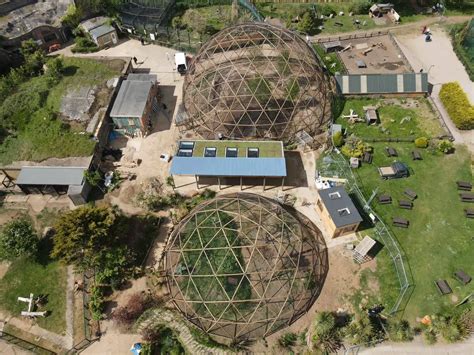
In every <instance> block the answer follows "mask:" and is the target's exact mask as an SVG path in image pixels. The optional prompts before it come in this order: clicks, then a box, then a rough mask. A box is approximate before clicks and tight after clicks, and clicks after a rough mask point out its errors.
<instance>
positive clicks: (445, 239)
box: [354, 143, 474, 321]
mask: <svg viewBox="0 0 474 355" xmlns="http://www.w3.org/2000/svg"><path fill="white" fill-rule="evenodd" d="M386 145H387V144H386V143H374V144H373V146H374V148H375V155H374V161H373V164H372V165H367V164H364V165H363V166H362V167H361V168H359V169H357V170H355V171H354V172H355V174H356V176H357V177H358V179H359V182H360V187H361V188H362V190H363V192H364V194H365V196H370V194H371V193H372V191H373V190H374V189H375V188H378V189H379V190H378V193H387V194H390V195H391V196H392V200H393V203H392V204H391V205H378V204H377V203H376V202H374V203H373V207H374V208H375V210H376V211H377V213H378V214H379V215H380V217H381V218H382V219H383V220H384V221H385V222H386V224H387V225H388V226H389V227H390V228H391V229H392V231H393V234H394V235H395V237H396V238H397V239H398V241H399V243H400V244H401V246H402V249H403V251H404V252H405V254H406V257H407V259H408V263H409V265H410V268H411V273H412V275H413V280H414V289H413V293H412V295H411V298H410V299H409V302H408V305H407V307H406V309H405V313H404V316H405V317H406V318H408V319H409V320H412V321H413V320H415V317H422V316H424V315H425V314H433V313H436V312H443V311H445V310H447V309H449V308H452V307H454V305H455V304H456V303H457V302H458V301H460V300H461V299H462V298H463V297H465V296H467V295H468V294H469V293H471V292H473V291H474V287H473V285H472V284H471V285H468V286H462V285H461V284H460V283H459V282H458V281H456V280H455V279H454V278H453V277H452V274H453V272H454V271H455V270H457V269H463V270H464V271H465V272H467V273H468V274H470V275H474V264H473V263H472V249H471V248H470V247H471V243H472V236H473V235H474V221H472V220H468V219H466V218H465V217H464V212H463V208H466V207H468V206H467V204H465V203H464V204H463V203H461V202H460V201H459V196H458V191H457V189H456V184H455V181H456V180H467V181H473V177H472V174H471V170H470V156H469V153H468V151H467V149H466V148H465V147H464V146H458V147H457V150H456V153H455V154H451V155H442V154H441V153H430V152H429V151H428V150H422V156H423V160H422V161H416V162H413V161H412V160H411V157H410V151H411V150H412V149H413V148H414V146H413V144H412V143H397V144H392V143H391V144H390V146H392V147H394V148H395V149H397V151H398V153H399V157H398V158H397V159H398V160H399V161H402V162H405V163H407V164H408V165H409V167H410V169H411V170H412V175H411V176H410V177H409V178H407V179H397V180H385V181H384V180H382V179H381V178H380V176H379V175H378V172H377V169H376V167H377V166H384V165H388V164H390V163H391V162H392V161H393V160H394V159H393V158H388V157H386V156H385V154H384V153H383V148H384V147H385V146H386ZM405 188H411V189H412V190H414V191H415V192H416V193H417V194H418V198H417V199H416V200H415V201H414V208H413V210H404V209H400V208H398V207H397V203H398V200H399V199H406V198H405V197H404V196H403V190H404V189H405ZM394 216H396V217H402V218H406V219H408V220H409V221H410V226H409V228H407V229H400V228H395V227H393V228H392V227H391V218H392V217H394ZM365 234H369V235H370V230H367V231H363V232H362V235H365ZM387 262H388V263H389V265H390V267H391V268H392V269H393V266H392V264H391V261H390V260H389V259H388V258H378V270H377V276H378V277H379V283H380V286H381V293H382V296H383V299H384V300H386V299H389V300H393V296H394V284H393V271H391V270H390V268H387ZM390 272H391V273H392V276H390V275H389V276H390V277H386V273H390ZM437 279H446V280H447V281H448V283H449V284H450V285H451V288H452V289H453V295H449V296H440V295H439V293H438V290H437V289H436V287H435V285H434V281H435V280H437ZM452 296H453V297H452Z"/></svg>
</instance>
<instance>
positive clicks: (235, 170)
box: [170, 156, 286, 177]
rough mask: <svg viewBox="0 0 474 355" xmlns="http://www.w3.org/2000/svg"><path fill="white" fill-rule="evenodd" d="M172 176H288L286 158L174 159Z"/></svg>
mask: <svg viewBox="0 0 474 355" xmlns="http://www.w3.org/2000/svg"><path fill="white" fill-rule="evenodd" d="M170 174H171V175H198V176H268V177H272V176H273V177H284V176H286V162H285V158H204V157H179V156H175V157H173V160H172V162H171V169H170Z"/></svg>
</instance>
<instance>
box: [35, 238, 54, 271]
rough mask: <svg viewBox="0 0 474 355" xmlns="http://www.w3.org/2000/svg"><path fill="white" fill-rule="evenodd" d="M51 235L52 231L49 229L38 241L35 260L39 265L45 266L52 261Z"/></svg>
mask: <svg viewBox="0 0 474 355" xmlns="http://www.w3.org/2000/svg"><path fill="white" fill-rule="evenodd" d="M53 235H54V231H53V230H52V229H51V230H49V231H48V233H46V235H44V236H43V238H41V239H40V240H39V242H38V250H37V252H36V257H35V261H36V262H37V263H38V264H40V265H43V266H46V265H48V264H49V263H51V262H52V261H53V259H52V258H51V256H50V254H51V251H52V250H53Z"/></svg>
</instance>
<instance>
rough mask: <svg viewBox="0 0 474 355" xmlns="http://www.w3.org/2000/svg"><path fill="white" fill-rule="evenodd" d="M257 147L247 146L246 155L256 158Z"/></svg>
mask: <svg viewBox="0 0 474 355" xmlns="http://www.w3.org/2000/svg"><path fill="white" fill-rule="evenodd" d="M258 153H259V151H258V148H247V157H248V158H258V155H259V154H258Z"/></svg>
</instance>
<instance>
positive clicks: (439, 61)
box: [396, 26, 474, 152]
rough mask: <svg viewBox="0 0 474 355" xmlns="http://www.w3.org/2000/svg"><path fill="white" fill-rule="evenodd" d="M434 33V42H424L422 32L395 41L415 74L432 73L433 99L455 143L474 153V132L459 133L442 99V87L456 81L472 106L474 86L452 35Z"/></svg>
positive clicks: (441, 32) (400, 36)
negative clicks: (454, 46)
mask: <svg viewBox="0 0 474 355" xmlns="http://www.w3.org/2000/svg"><path fill="white" fill-rule="evenodd" d="M431 31H432V33H433V41H432V42H425V41H424V39H423V35H421V33H419V32H418V33H415V34H413V33H412V34H408V35H399V36H396V40H397V42H398V44H399V46H400V48H401V50H402V51H403V53H404V54H405V56H406V57H407V59H408V61H409V62H410V64H411V66H412V67H413V69H414V70H415V71H416V72H418V71H420V70H421V69H423V70H424V71H425V72H428V73H429V74H428V80H429V82H430V83H431V84H433V92H432V93H431V97H432V99H433V101H434V103H435V105H436V107H437V108H438V110H439V111H440V113H441V115H442V116H443V119H444V121H445V123H446V125H447V126H448V128H449V130H450V131H451V133H452V134H453V136H454V139H455V141H456V142H457V143H465V144H467V145H468V147H469V149H470V151H471V152H474V130H471V131H461V130H458V129H457V128H456V126H455V125H454V123H453V122H452V121H451V119H450V118H449V115H448V113H447V112H446V110H445V109H444V106H443V104H442V103H441V101H440V98H439V91H440V90H441V85H442V84H444V83H447V82H451V81H457V82H459V84H460V85H461V86H462V88H463V89H464V91H465V92H466V94H467V96H468V98H469V99H470V100H471V103H474V83H473V82H472V81H471V80H470V79H469V76H468V75H467V73H466V70H465V69H464V66H463V65H462V63H461V62H460V61H459V59H458V57H457V56H456V53H454V51H453V47H452V45H451V40H450V38H449V35H448V34H447V33H446V32H445V31H444V30H443V29H442V28H441V27H440V26H435V27H433V28H432V29H431Z"/></svg>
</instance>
